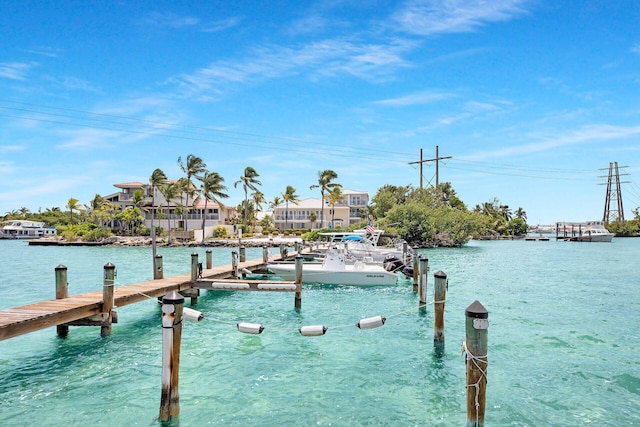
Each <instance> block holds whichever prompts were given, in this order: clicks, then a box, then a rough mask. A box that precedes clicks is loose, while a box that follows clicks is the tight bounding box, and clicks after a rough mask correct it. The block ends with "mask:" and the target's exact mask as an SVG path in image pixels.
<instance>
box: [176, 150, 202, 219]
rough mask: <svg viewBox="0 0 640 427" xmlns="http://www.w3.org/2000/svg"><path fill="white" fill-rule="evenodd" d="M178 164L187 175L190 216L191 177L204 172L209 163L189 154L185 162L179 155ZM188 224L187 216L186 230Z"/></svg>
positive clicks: (187, 205)
mask: <svg viewBox="0 0 640 427" xmlns="http://www.w3.org/2000/svg"><path fill="white" fill-rule="evenodd" d="M178 166H179V167H180V170H181V171H182V172H183V173H185V174H186V175H187V202H186V213H187V216H188V214H189V193H190V192H191V189H192V183H191V178H194V177H198V176H200V174H202V173H203V172H204V171H205V170H206V168H207V165H206V163H205V162H203V161H202V159H201V158H200V157H198V156H194V155H193V154H189V155H188V156H187V158H186V159H185V161H184V162H183V161H182V157H178ZM188 224H189V221H188V217H187V221H185V224H184V229H185V231H187V229H188Z"/></svg>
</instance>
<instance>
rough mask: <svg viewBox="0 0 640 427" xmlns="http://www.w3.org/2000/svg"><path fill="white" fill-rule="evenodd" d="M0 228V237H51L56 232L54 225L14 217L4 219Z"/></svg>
mask: <svg viewBox="0 0 640 427" xmlns="http://www.w3.org/2000/svg"><path fill="white" fill-rule="evenodd" d="M2 224H3V225H2V227H1V228H0V239H39V238H41V237H52V236H56V235H57V234H58V233H57V231H56V229H55V227H49V226H47V225H45V223H44V222H39V221H27V220H23V219H14V220H10V221H4V222H3V223H2Z"/></svg>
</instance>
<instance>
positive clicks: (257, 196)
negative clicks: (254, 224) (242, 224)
mask: <svg viewBox="0 0 640 427" xmlns="http://www.w3.org/2000/svg"><path fill="white" fill-rule="evenodd" d="M251 199H252V200H253V205H254V206H255V208H256V212H261V211H262V204H263V203H267V200H266V199H265V198H264V193H262V191H254V192H253V193H252V194H251Z"/></svg>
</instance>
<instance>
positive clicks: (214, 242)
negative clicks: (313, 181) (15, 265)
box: [27, 236, 303, 248]
mask: <svg viewBox="0 0 640 427" xmlns="http://www.w3.org/2000/svg"><path fill="white" fill-rule="evenodd" d="M27 242H28V243H29V245H33V246H152V241H151V237H146V236H144V237H143V236H113V237H108V238H106V239H103V240H100V241H97V242H86V241H82V240H77V241H73V242H69V241H66V240H62V239H60V238H42V239H32V240H27ZM302 242H303V240H302V238H301V237H248V238H243V239H237V238H232V239H207V240H205V241H204V242H194V241H189V242H180V241H177V240H174V241H172V242H171V243H167V242H165V241H156V246H157V247H226V248H237V247H240V246H244V247H249V248H261V247H264V246H267V247H280V245H283V244H284V245H285V246H288V247H293V246H295V244H296V243H302Z"/></svg>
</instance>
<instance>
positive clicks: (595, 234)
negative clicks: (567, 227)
mask: <svg viewBox="0 0 640 427" xmlns="http://www.w3.org/2000/svg"><path fill="white" fill-rule="evenodd" d="M612 239H613V233H610V232H609V230H607V229H606V228H605V227H604V224H602V223H600V222H588V223H587V225H586V227H585V229H584V230H582V234H581V235H580V236H577V237H576V240H577V241H579V242H610V241H611V240H612Z"/></svg>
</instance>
